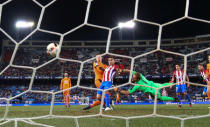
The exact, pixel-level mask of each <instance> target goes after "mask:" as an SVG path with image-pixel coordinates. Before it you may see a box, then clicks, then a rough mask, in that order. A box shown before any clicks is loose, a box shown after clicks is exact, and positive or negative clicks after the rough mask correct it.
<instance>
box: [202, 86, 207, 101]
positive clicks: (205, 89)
mask: <svg viewBox="0 0 210 127" xmlns="http://www.w3.org/2000/svg"><path fill="white" fill-rule="evenodd" d="M206 96H207V87H206V86H205V87H203V101H205V98H206Z"/></svg>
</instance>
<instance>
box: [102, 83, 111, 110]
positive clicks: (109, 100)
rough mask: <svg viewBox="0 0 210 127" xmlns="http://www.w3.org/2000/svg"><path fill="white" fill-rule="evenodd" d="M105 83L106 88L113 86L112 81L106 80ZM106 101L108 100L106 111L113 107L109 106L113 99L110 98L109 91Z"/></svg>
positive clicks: (106, 94)
mask: <svg viewBox="0 0 210 127" xmlns="http://www.w3.org/2000/svg"><path fill="white" fill-rule="evenodd" d="M104 84H105V87H104V89H105V90H106V89H109V88H111V86H112V82H105V83H104ZM105 101H106V109H105V111H107V110H111V108H110V107H109V106H110V102H111V99H110V96H109V91H106V92H105Z"/></svg>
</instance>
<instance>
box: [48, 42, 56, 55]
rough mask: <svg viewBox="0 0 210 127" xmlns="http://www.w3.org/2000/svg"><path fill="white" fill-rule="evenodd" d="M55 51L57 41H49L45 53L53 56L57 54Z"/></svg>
mask: <svg viewBox="0 0 210 127" xmlns="http://www.w3.org/2000/svg"><path fill="white" fill-rule="evenodd" d="M57 51H58V44H57V43H50V44H49V45H48V46H47V54H48V55H50V56H52V57H55V56H56V54H57Z"/></svg>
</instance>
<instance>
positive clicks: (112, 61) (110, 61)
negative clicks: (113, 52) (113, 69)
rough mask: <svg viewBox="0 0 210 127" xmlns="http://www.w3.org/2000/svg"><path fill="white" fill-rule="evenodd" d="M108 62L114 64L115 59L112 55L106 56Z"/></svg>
mask: <svg viewBox="0 0 210 127" xmlns="http://www.w3.org/2000/svg"><path fill="white" fill-rule="evenodd" d="M108 63H109V65H114V64H115V59H114V57H109V58H108Z"/></svg>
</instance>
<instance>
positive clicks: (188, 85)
mask: <svg viewBox="0 0 210 127" xmlns="http://www.w3.org/2000/svg"><path fill="white" fill-rule="evenodd" d="M186 79H187V82H189V81H190V80H189V77H188V75H186ZM187 87H190V84H189V83H187Z"/></svg>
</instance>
